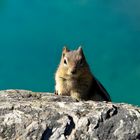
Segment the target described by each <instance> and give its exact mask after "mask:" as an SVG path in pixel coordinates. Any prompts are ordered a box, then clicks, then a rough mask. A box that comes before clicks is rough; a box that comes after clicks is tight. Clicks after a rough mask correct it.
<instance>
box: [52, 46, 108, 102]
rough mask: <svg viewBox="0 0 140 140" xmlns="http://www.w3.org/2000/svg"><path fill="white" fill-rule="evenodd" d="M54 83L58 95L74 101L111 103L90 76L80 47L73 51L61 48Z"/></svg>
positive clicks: (94, 79) (102, 88)
mask: <svg viewBox="0 0 140 140" xmlns="http://www.w3.org/2000/svg"><path fill="white" fill-rule="evenodd" d="M55 82H56V86H55V93H56V94H58V95H67V96H71V97H72V98H74V99H76V100H94V101H111V99H110V96H109V94H108V93H107V91H106V90H105V88H104V87H103V85H102V84H101V83H100V82H99V81H98V80H97V79H96V78H95V77H94V76H93V75H92V73H91V71H90V68H89V65H88V63H87V62H86V58H85V56H84V53H83V50H82V47H79V48H78V49H77V50H73V51H70V50H69V49H67V47H64V48H63V51H62V57H61V61H60V65H59V66H58V69H57V71H56V74H55Z"/></svg>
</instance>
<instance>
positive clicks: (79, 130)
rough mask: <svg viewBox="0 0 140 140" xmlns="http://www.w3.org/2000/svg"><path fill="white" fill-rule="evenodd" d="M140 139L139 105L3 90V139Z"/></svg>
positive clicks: (0, 129)
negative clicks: (78, 100) (78, 99)
mask: <svg viewBox="0 0 140 140" xmlns="http://www.w3.org/2000/svg"><path fill="white" fill-rule="evenodd" d="M1 139H2V140H48V139H50V140H67V139H68V140H136V139H137V140H138V139H140V108H139V107H135V106H132V105H128V104H115V103H106V102H94V101H80V102H76V101H75V100H73V99H72V98H71V97H66V96H65V97H63V96H56V95H53V94H47V93H35V92H32V91H26V90H5V91H0V140H1Z"/></svg>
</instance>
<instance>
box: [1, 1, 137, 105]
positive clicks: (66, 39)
mask: <svg viewBox="0 0 140 140" xmlns="http://www.w3.org/2000/svg"><path fill="white" fill-rule="evenodd" d="M64 45H68V46H69V48H70V49H77V48H78V46H79V45H82V46H83V49H84V53H85V55H86V58H87V61H88V63H89V65H90V67H91V70H92V72H93V73H94V75H95V76H96V77H97V79H99V80H100V81H101V83H102V84H103V85H104V86H105V88H106V89H107V90H108V92H109V93H110V95H111V97H112V100H113V101H114V102H126V103H131V104H135V105H139V106H140V1H139V0H117V1H111V0H108V1H104V0H100V1H99V0H70V1H68V0H0V89H1V90H3V89H13V88H16V89H27V90H33V91H42V92H43V91H47V92H53V91H54V73H55V71H56V68H57V66H58V64H59V61H60V56H61V50H62V47H63V46H64Z"/></svg>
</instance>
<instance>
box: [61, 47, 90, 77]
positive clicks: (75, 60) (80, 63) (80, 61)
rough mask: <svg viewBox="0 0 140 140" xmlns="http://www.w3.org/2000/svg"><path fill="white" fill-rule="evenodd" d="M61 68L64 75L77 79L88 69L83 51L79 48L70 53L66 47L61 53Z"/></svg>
mask: <svg viewBox="0 0 140 140" xmlns="http://www.w3.org/2000/svg"><path fill="white" fill-rule="evenodd" d="M61 68H63V70H64V71H65V74H66V75H69V76H72V77H77V76H79V75H80V74H83V72H82V71H84V69H85V68H88V64H87V62H86V59H85V56H84V53H83V49H82V47H81V46H80V47H79V48H78V49H77V50H73V51H70V50H69V49H68V48H67V47H66V46H65V47H64V48H63V51H62V58H61Z"/></svg>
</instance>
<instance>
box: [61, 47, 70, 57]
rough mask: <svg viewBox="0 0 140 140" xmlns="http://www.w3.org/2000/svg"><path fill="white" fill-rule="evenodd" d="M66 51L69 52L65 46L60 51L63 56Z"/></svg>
mask: <svg viewBox="0 0 140 140" xmlns="http://www.w3.org/2000/svg"><path fill="white" fill-rule="evenodd" d="M67 52H69V49H68V48H67V47H66V46H64V47H63V51H62V55H63V57H64V56H65V53H67Z"/></svg>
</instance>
